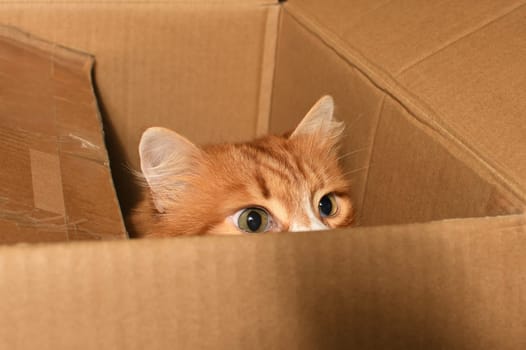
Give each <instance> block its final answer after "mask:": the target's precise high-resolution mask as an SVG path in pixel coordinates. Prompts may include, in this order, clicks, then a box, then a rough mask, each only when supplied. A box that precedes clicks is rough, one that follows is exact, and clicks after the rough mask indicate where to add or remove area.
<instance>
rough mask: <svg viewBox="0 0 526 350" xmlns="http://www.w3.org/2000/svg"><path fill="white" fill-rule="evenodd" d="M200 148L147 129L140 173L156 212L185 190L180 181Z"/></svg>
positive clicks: (165, 131) (178, 137)
mask: <svg viewBox="0 0 526 350" xmlns="http://www.w3.org/2000/svg"><path fill="white" fill-rule="evenodd" d="M198 152H199V149H198V148H197V147H196V146H195V145H194V144H192V143H191V142H190V141H188V140H187V139H186V138H184V137H183V136H181V135H179V134H177V133H176V132H173V131H171V130H168V129H165V128H158V127H154V128H149V129H147V130H146V131H145V132H144V133H143V135H142V137H141V142H140V144H139V155H140V158H141V170H142V173H143V176H144V178H145V179H146V181H147V183H148V185H149V187H150V190H151V193H152V198H153V201H154V203H155V207H156V208H157V210H158V211H159V212H161V213H162V212H164V210H165V208H166V204H167V202H168V201H169V200H171V198H172V197H174V196H177V192H178V191H180V190H182V187H184V186H183V185H184V181H183V180H182V178H183V177H184V176H185V175H186V174H188V173H189V172H191V171H192V169H191V167H193V164H192V159H193V158H194V157H195V155H196V154H197V153H198Z"/></svg>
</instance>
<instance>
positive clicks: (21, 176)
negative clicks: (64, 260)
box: [0, 27, 126, 243]
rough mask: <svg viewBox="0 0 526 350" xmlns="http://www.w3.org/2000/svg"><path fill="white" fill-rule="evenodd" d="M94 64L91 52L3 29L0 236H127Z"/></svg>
mask: <svg viewBox="0 0 526 350" xmlns="http://www.w3.org/2000/svg"><path fill="white" fill-rule="evenodd" d="M92 65H93V58H92V57H91V56H88V55H85V54H80V53H77V52H73V51H70V50H67V49H64V48H62V47H59V46H57V45H55V44H49V43H46V42H43V41H39V40H37V39H35V38H32V37H30V36H28V35H26V34H23V33H22V32H19V31H17V30H15V29H12V28H7V27H0V100H1V103H0V130H1V131H0V134H1V135H2V137H1V140H2V141H1V143H0V162H1V164H2V171H1V172H0V179H1V182H2V187H1V188H0V198H1V201H0V231H1V234H0V242H3V243H8V242H43V241H50V240H60V241H64V240H74V239H78V238H81V237H82V238H84V239H87V238H89V239H101V238H124V237H125V236H126V234H125V229H124V226H123V223H122V218H121V214H120V210H119V205H118V202H117V200H116V197H115V192H114V189H113V182H112V179H111V174H110V171H109V164H108V157H107V154H106V150H105V145H104V141H103V138H102V129H101V122H100V117H99V115H98V110H97V104H96V101H95V96H94V94H93V90H92V84H91V67H92ZM71 163H73V165H72V166H71V165H70V164H71ZM83 179H85V180H84V181H83ZM89 199H91V201H90V200H89Z"/></svg>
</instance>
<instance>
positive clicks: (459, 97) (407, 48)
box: [284, 0, 526, 203]
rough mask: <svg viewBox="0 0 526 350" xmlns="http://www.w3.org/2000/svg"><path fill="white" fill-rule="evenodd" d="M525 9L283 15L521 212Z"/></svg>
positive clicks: (294, 11) (387, 8) (356, 9)
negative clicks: (517, 201)
mask: <svg viewBox="0 0 526 350" xmlns="http://www.w3.org/2000/svg"><path fill="white" fill-rule="evenodd" d="M524 4H525V1H524V0H506V1H499V2H495V1H482V2H480V1H477V2H475V1H467V2H466V1H464V2H461V3H455V6H452V5H451V3H450V2H445V1H435V2H429V3H422V2H421V1H416V0H415V1H381V0H379V1H365V2H357V1H338V0H331V1H323V2H320V1H315V0H305V1H299V0H290V1H288V2H287V3H286V4H285V6H284V8H285V10H286V11H287V12H288V13H290V14H291V15H292V16H294V17H295V18H296V19H297V20H298V21H299V22H300V23H302V24H303V25H304V26H306V27H307V28H309V30H311V31H312V32H313V33H314V34H315V35H317V36H319V37H321V38H322V40H324V42H325V43H326V44H327V45H328V46H330V47H332V48H333V49H334V50H336V51H337V52H338V53H339V55H341V56H343V57H344V58H345V59H346V60H347V61H348V62H349V63H350V64H351V65H352V66H355V67H357V68H358V69H359V70H360V71H362V72H363V73H364V74H365V75H366V76H368V77H369V78H371V79H372V81H373V82H374V83H375V84H377V85H378V86H379V87H380V89H382V90H385V91H386V92H387V93H388V94H389V95H392V97H394V99H395V100H397V101H399V102H400V103H402V105H403V106H404V108H407V109H408V110H409V111H410V113H411V114H413V117H414V118H415V119H416V120H418V122H420V123H424V124H426V125H427V126H429V127H431V128H432V129H434V131H435V132H436V133H437V134H440V136H441V137H444V138H445V139H447V140H449V141H448V142H450V143H452V144H456V145H458V146H459V147H462V148H464V149H465V151H466V152H467V153H469V157H471V158H473V159H476V161H477V162H478V163H479V164H480V165H481V166H483V167H485V168H486V169H487V172H489V173H491V174H492V175H491V176H492V177H493V179H492V181H497V182H498V183H499V184H501V185H502V186H504V187H505V188H507V189H509V190H510V191H511V192H513V193H514V195H516V196H518V197H519V198H521V200H522V201H523V203H526V177H525V176H524V174H525V173H526V142H524V140H525V137H524V135H526V126H525V124H524V123H523V114H524V110H526V96H525V94H526V93H525V91H526V85H525V84H526V69H525V68H524V64H523V61H524V60H523V57H524V56H525V55H526V52H525V50H526V45H525V44H524V43H525V38H526V29H525V27H524V26H523V25H522V23H524V20H525V18H526V17H525V16H526V9H525V8H524V6H522V5H524Z"/></svg>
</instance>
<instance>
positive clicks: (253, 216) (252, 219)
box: [236, 208, 270, 233]
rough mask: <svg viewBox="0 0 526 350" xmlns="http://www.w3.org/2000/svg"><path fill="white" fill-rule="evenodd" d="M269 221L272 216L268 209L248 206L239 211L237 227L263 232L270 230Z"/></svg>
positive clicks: (248, 230)
mask: <svg viewBox="0 0 526 350" xmlns="http://www.w3.org/2000/svg"><path fill="white" fill-rule="evenodd" d="M236 216H237V215H236ZM269 222H270V218H269V214H268V213H267V211H266V210H264V209H261V208H246V209H243V210H241V211H240V212H239V216H238V218H237V227H238V228H239V229H240V230H242V231H245V232H248V233H261V232H265V231H267V230H268V227H269Z"/></svg>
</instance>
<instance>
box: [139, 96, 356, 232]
mask: <svg viewBox="0 0 526 350" xmlns="http://www.w3.org/2000/svg"><path fill="white" fill-rule="evenodd" d="M333 110H334V104H333V100H332V98H331V97H330V96H324V97H322V98H321V99H320V100H319V101H318V102H317V103H316V104H315V105H314V106H313V107H312V108H311V110H310V111H309V112H308V113H307V115H306V116H305V117H304V118H303V120H302V121H301V122H300V123H299V125H298V126H297V127H296V129H295V130H294V131H293V132H292V133H290V134H288V135H285V136H272V135H270V136H265V137H262V138H259V139H256V140H255V141H251V142H245V143H234V144H231V143H225V144H219V145H210V146H204V147H198V146H196V145H194V144H193V143H192V142H190V141H189V140H187V139H186V138H185V137H183V136H181V135H179V134H177V133H175V132H173V131H171V130H168V129H165V128H159V127H154V128H149V129H147V130H146V131H145V132H144V134H143V135H142V138H141V141H140V145H139V154H140V159H141V170H142V175H143V176H144V179H145V180H146V181H145V183H146V185H147V189H148V192H149V200H150V202H149V203H151V210H152V212H153V214H154V215H153V216H152V221H153V224H152V226H151V229H149V232H148V234H147V235H149V236H172V235H173V236H175V235H191V234H205V233H209V234H241V233H260V232H269V231H270V232H272V231H308V230H323V229H327V228H335V227H342V226H348V225H350V223H351V221H352V214H353V210H352V204H351V199H350V194H349V191H350V185H349V182H348V181H347V180H346V179H345V177H344V175H343V173H342V170H341V168H340V166H339V164H338V163H339V162H338V144H339V141H340V138H341V135H342V131H343V127H344V126H343V123H342V122H339V121H336V120H334V118H333Z"/></svg>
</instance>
